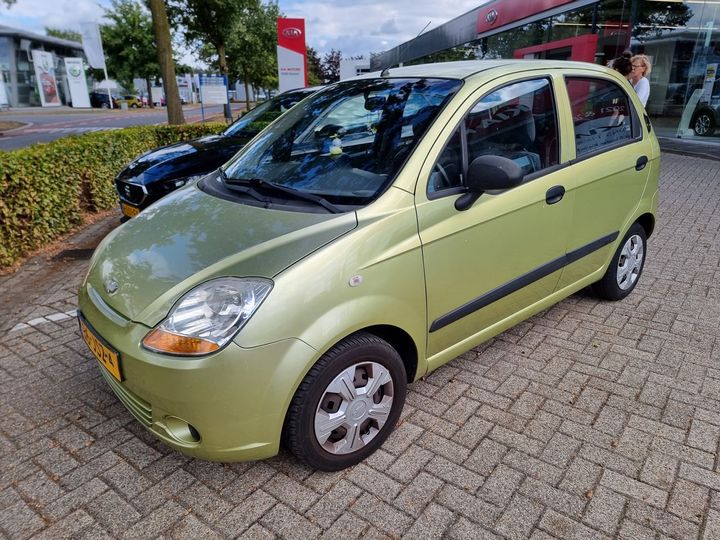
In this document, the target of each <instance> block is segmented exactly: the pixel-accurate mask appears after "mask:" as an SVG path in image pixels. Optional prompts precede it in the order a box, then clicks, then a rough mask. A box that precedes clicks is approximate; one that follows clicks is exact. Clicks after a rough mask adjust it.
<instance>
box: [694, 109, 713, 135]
mask: <svg viewBox="0 0 720 540" xmlns="http://www.w3.org/2000/svg"><path fill="white" fill-rule="evenodd" d="M692 126H693V131H694V132H695V135H699V136H701V137H708V136H710V135H712V134H713V132H714V131H715V118H713V115H712V114H710V113H709V112H708V111H701V112H699V113H698V114H696V115H695V118H694V119H693V123H692Z"/></svg>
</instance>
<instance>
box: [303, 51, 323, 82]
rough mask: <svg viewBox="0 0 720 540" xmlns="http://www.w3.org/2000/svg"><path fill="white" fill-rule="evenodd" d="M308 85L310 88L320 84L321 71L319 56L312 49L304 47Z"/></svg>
mask: <svg viewBox="0 0 720 540" xmlns="http://www.w3.org/2000/svg"><path fill="white" fill-rule="evenodd" d="M305 56H306V58H307V69H308V84H309V85H310V86H318V85H320V84H322V80H323V71H322V65H321V61H320V55H319V54H318V52H317V51H316V50H315V49H313V48H312V47H306V55H305Z"/></svg>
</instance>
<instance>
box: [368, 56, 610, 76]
mask: <svg viewBox="0 0 720 540" xmlns="http://www.w3.org/2000/svg"><path fill="white" fill-rule="evenodd" d="M495 68H507V71H509V72H512V71H521V70H523V71H524V70H532V69H562V68H574V69H586V70H588V69H590V70H596V69H598V68H599V69H600V70H602V71H605V70H608V68H603V67H602V66H599V65H597V64H591V63H588V62H571V61H565V60H562V61H560V60H512V59H501V60H465V61H460V62H439V63H437V64H419V65H414V66H403V67H391V68H388V69H385V70H382V71H373V72H370V73H364V74H362V75H360V76H359V77H355V79H368V78H377V77H381V76H384V77H393V78H395V77H438V78H449V79H467V78H469V77H472V76H473V75H476V74H477V73H480V72H482V71H487V70H489V69H495Z"/></svg>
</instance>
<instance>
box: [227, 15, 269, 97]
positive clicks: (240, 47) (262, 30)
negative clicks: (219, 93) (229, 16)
mask: <svg viewBox="0 0 720 540" xmlns="http://www.w3.org/2000/svg"><path fill="white" fill-rule="evenodd" d="M279 16H280V9H279V8H278V5H277V3H276V2H269V3H268V4H265V5H263V4H259V3H258V4H257V5H256V6H255V7H253V8H252V9H249V10H247V11H246V12H244V13H243V14H242V17H241V18H240V21H239V23H238V25H237V26H236V29H235V31H234V32H233V33H232V36H231V37H230V39H229V40H228V58H229V60H228V64H229V65H230V68H231V69H230V75H232V76H234V77H236V78H238V79H240V80H242V81H244V82H246V83H248V84H249V85H251V86H254V87H256V88H257V87H260V88H277V85H278V67H277V18H278V17H279Z"/></svg>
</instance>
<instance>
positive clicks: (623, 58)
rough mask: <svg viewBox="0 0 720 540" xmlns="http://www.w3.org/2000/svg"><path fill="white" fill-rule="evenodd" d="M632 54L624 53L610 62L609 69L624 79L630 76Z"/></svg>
mask: <svg viewBox="0 0 720 540" xmlns="http://www.w3.org/2000/svg"><path fill="white" fill-rule="evenodd" d="M631 59H632V54H631V53H630V51H625V52H624V53H622V54H621V55H620V56H618V57H617V58H615V59H614V60H612V61H611V62H610V67H611V68H613V69H614V70H615V71H617V72H618V73H620V75H622V76H623V77H625V78H626V79H627V78H628V77H629V76H630V72H631V71H632V60H631Z"/></svg>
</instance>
